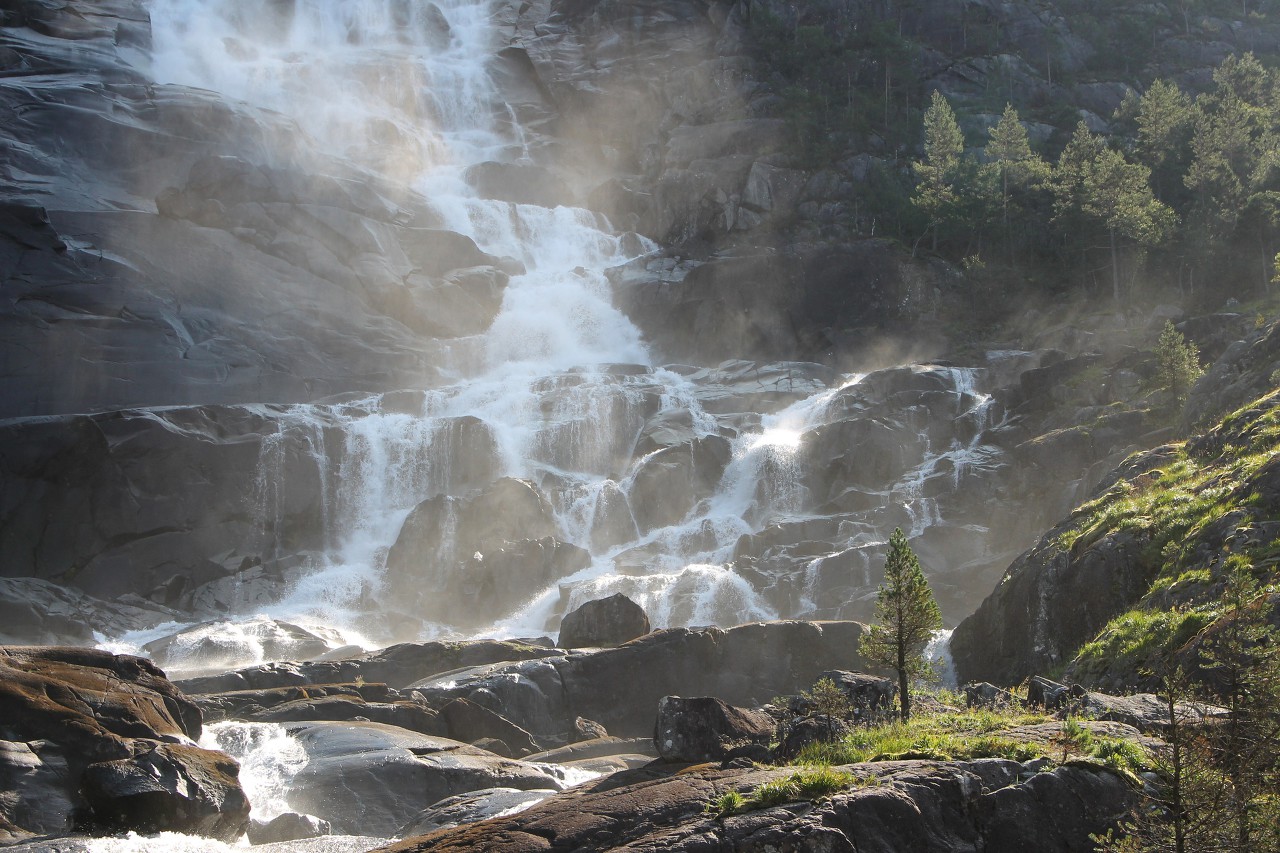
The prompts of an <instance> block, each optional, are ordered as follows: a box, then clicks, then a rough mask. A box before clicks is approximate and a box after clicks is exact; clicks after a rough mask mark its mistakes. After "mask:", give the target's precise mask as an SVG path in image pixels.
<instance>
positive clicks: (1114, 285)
mask: <svg viewBox="0 0 1280 853" xmlns="http://www.w3.org/2000/svg"><path fill="white" fill-rule="evenodd" d="M1110 231H1111V295H1112V297H1114V298H1115V301H1116V307H1117V308H1118V307H1120V259H1119V257H1118V255H1117V252H1116V229H1114V228H1112V229H1110Z"/></svg>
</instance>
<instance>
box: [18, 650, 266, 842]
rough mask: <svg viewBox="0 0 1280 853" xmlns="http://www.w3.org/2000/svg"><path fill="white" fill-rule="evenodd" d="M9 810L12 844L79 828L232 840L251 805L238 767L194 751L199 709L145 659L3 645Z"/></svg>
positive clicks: (217, 756) (218, 755)
mask: <svg viewBox="0 0 1280 853" xmlns="http://www.w3.org/2000/svg"><path fill="white" fill-rule="evenodd" d="M0 676H2V677H0V721H2V722H0V736H2V737H3V741H4V746H3V764H2V765H0V778H3V779H6V780H11V781H12V782H13V784H12V785H11V786H10V785H6V790H8V791H10V792H12V794H13V796H11V797H6V798H5V800H4V803H3V811H0V831H3V832H4V833H6V834H7V836H8V838H10V839H17V838H21V837H22V836H24V835H33V834H45V833H52V834H58V833H61V832H65V831H67V830H69V829H71V828H73V821H74V823H75V824H78V825H83V826H85V827H95V828H98V829H106V830H110V831H129V830H136V831H139V832H160V831H173V832H188V833H197V834H202V835H208V836H211V837H214V838H219V839H223V840H233V839H235V838H236V837H238V836H239V835H240V834H241V833H242V832H244V829H245V827H246V826H247V824H248V820H249V803H248V800H247V799H246V797H245V794H244V791H243V790H241V788H240V785H239V782H238V781H237V775H238V772H239V767H238V765H237V764H236V763H235V762H234V761H233V760H231V759H230V758H228V757H227V756H226V755H223V754H222V753H219V752H213V751H210V750H205V749H199V748H197V747H194V746H191V745H190V743H191V742H192V741H194V740H195V739H197V738H199V736H200V726H201V723H200V711H199V709H198V708H197V707H196V706H195V705H194V704H193V703H192V702H191V701H190V700H189V699H187V698H186V697H185V696H184V695H183V694H182V693H181V692H180V691H179V690H178V689H177V688H175V687H174V686H173V685H172V684H170V683H169V681H168V680H166V679H165V677H164V674H163V673H162V672H161V671H160V670H159V669H157V668H156V667H155V666H154V665H153V664H151V663H150V662H149V661H146V660H143V659H141V658H134V657H125V656H116V655H111V654H108V653H106V652H98V651H93V650H87V649H71V648H56V647H42V648H34V647H18V646H10V647H3V648H0Z"/></svg>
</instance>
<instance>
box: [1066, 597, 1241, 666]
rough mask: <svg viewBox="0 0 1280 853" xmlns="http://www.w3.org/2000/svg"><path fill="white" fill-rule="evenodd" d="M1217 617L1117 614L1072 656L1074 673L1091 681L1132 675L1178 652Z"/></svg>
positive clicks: (1206, 613)
mask: <svg viewBox="0 0 1280 853" xmlns="http://www.w3.org/2000/svg"><path fill="white" fill-rule="evenodd" d="M1216 617H1217V613H1216V611H1215V610H1212V609H1200V608H1193V609H1185V610H1141V609H1134V610H1130V611H1127V612H1125V613H1122V614H1120V615H1119V616H1117V617H1116V618H1115V619H1112V620H1111V622H1109V623H1108V624H1107V626H1106V627H1105V628H1103V629H1102V631H1101V633H1099V634H1098V636H1097V637H1096V638H1094V639H1093V640H1091V641H1089V642H1088V643H1085V644H1084V646H1082V647H1081V648H1080V651H1078V652H1077V653H1076V672H1077V674H1078V675H1088V676H1090V677H1093V678H1097V677H1099V676H1102V675H1103V674H1105V673H1107V672H1110V671H1115V672H1124V671H1132V670H1134V669H1135V668H1136V667H1138V666H1139V665H1141V664H1142V663H1143V662H1146V661H1150V660H1152V659H1154V658H1155V657H1157V656H1161V655H1166V654H1169V653H1171V652H1173V651H1175V650H1176V649H1179V648H1181V647H1182V646H1183V645H1185V644H1186V643H1187V641H1188V640H1190V639H1191V638H1192V637H1194V636H1195V635H1196V634H1198V633H1199V632H1200V631H1202V630H1204V628H1206V627H1208V626H1209V625H1210V624H1211V623H1212V622H1213V620H1214V619H1215V618H1216Z"/></svg>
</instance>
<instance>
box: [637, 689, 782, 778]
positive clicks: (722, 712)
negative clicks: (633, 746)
mask: <svg viewBox="0 0 1280 853" xmlns="http://www.w3.org/2000/svg"><path fill="white" fill-rule="evenodd" d="M774 729H775V726H774V720H773V717H770V716H769V715H768V714H766V713H764V712H763V711H752V710H750V709H748V708H736V707H734V706H733V705H730V704H728V703H726V702H722V701H721V700H719V699H716V698H714V697H711V696H696V697H692V698H688V699H686V698H684V697H681V696H664V697H662V701H660V702H659V703H658V721H657V723H656V724H655V725H654V730H653V742H654V744H655V745H656V746H657V748H658V755H660V756H661V757H662V758H664V759H665V760H667V761H691V762H699V761H719V760H720V759H722V758H724V757H725V755H727V754H728V753H729V752H730V751H732V750H733V749H736V748H737V747H740V746H748V745H750V744H759V745H761V746H767V745H768V744H769V740H770V739H771V738H772V737H773V733H774Z"/></svg>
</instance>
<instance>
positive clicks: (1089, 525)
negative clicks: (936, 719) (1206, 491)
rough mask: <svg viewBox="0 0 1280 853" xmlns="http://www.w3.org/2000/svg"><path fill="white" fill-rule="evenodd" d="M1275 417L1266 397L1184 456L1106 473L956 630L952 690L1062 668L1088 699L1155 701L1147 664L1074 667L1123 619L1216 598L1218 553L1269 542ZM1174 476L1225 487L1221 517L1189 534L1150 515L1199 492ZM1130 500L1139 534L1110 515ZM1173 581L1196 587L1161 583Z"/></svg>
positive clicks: (1175, 451)
mask: <svg viewBox="0 0 1280 853" xmlns="http://www.w3.org/2000/svg"><path fill="white" fill-rule="evenodd" d="M1277 407H1280V399H1277V395H1276V394H1275V393H1274V392H1273V393H1271V394H1268V395H1267V396H1265V397H1262V398H1260V399H1258V400H1256V401H1254V402H1253V403H1252V404H1250V405H1249V406H1246V407H1244V408H1243V409H1241V410H1239V411H1238V412H1236V413H1234V414H1233V415H1231V416H1230V417H1228V418H1226V419H1224V420H1223V422H1222V423H1220V424H1219V425H1218V426H1216V427H1214V428H1213V429H1211V430H1209V431H1207V432H1205V433H1204V434H1202V435H1199V436H1196V437H1194V438H1193V439H1191V440H1190V441H1188V442H1186V443H1185V444H1182V443H1179V444H1170V445H1165V446H1162V447H1158V448H1156V449H1154V450H1151V451H1148V452H1146V453H1141V454H1135V455H1134V456H1132V457H1130V458H1129V459H1127V460H1126V461H1125V462H1124V463H1123V464H1122V465H1120V466H1119V467H1118V468H1116V469H1115V470H1114V471H1112V472H1111V473H1110V474H1109V475H1108V476H1107V477H1106V479H1105V480H1103V481H1102V483H1101V484H1100V486H1099V488H1098V490H1097V492H1096V493H1095V495H1094V498H1095V500H1094V501H1093V502H1091V503H1089V504H1085V505H1083V506H1081V507H1080V508H1078V509H1077V510H1076V511H1075V512H1074V513H1072V515H1071V516H1070V517H1069V518H1067V519H1066V520H1065V521H1063V522H1062V523H1060V524H1059V525H1057V526H1056V527H1054V528H1053V529H1052V530H1050V531H1049V532H1048V533H1046V534H1045V535H1044V536H1043V537H1042V538H1041V540H1040V542H1039V543H1037V544H1036V546H1035V547H1033V548H1032V549H1031V550H1030V551H1028V552H1026V553H1025V554H1023V555H1022V556H1021V557H1019V558H1018V559H1017V560H1016V561H1015V562H1014V563H1013V564H1012V565H1011V566H1010V567H1009V570H1008V571H1007V573H1006V575H1005V577H1004V579H1003V580H1002V581H1001V582H1000V584H999V585H998V586H997V587H996V589H995V591H994V592H993V593H992V594H991V596H990V597H989V598H988V599H987V600H986V601H984V602H983V603H982V605H981V606H980V607H979V608H978V610H977V612H975V613H974V614H973V615H972V616H970V617H969V618H967V619H966V620H964V621H963V622H962V623H960V625H959V626H958V627H957V628H956V630H955V632H954V634H953V635H952V638H951V651H952V655H953V656H954V658H955V663H956V671H957V674H958V676H959V678H960V679H961V680H962V681H968V680H987V681H992V682H993V683H996V684H1011V683H1016V682H1018V681H1021V680H1022V679H1024V678H1026V677H1027V676H1029V675H1032V674H1035V673H1037V672H1043V671H1047V670H1049V669H1051V668H1054V667H1061V666H1062V665H1064V664H1069V666H1068V667H1067V668H1066V670H1065V676H1064V677H1066V678H1070V679H1072V680H1074V681H1078V682H1080V683H1083V684H1087V685H1090V686H1094V687H1098V688H1099V689H1103V690H1112V691H1114V690H1119V689H1121V688H1127V689H1132V688H1134V687H1145V688H1146V689H1154V687H1155V684H1154V679H1153V678H1152V677H1151V676H1150V675H1149V674H1148V675H1144V674H1143V673H1142V670H1144V669H1146V668H1148V667H1149V666H1150V664H1151V663H1153V662H1154V661H1150V660H1147V659H1145V658H1142V657H1141V656H1134V655H1128V656H1123V655H1121V656H1111V655H1109V654H1100V655H1094V657H1093V658H1091V659H1089V660H1079V659H1076V660H1074V661H1073V658H1075V656H1076V654H1077V652H1079V651H1080V650H1081V648H1082V646H1084V645H1085V643H1088V642H1089V641H1091V640H1093V639H1094V638H1095V636H1097V635H1098V634H1099V632H1100V631H1102V629H1103V628H1104V627H1105V626H1107V624H1108V623H1109V622H1110V621H1111V620H1112V619H1113V618H1115V617H1117V616H1119V615H1120V614H1122V613H1125V612H1126V611H1128V610H1130V609H1131V608H1135V607H1142V608H1143V609H1146V610H1147V611H1149V612H1151V613H1160V612H1172V611H1179V612H1180V611H1182V610H1189V609H1191V606H1192V605H1194V604H1196V603H1200V602H1202V601H1204V600H1206V597H1209V596H1211V595H1212V594H1213V591H1214V590H1215V589H1220V586H1218V585H1219V584H1221V583H1222V580H1223V579H1222V577H1221V564H1222V556H1221V555H1222V554H1223V553H1227V552H1230V553H1241V552H1243V553H1257V552H1259V550H1260V549H1262V548H1263V547H1264V546H1263V545H1262V543H1263V542H1269V541H1271V538H1272V536H1273V534H1274V526H1275V525H1274V520H1273V519H1274V512H1275V508H1276V507H1277V506H1280V497H1277V496H1280V468H1277V466H1275V465H1273V464H1270V463H1267V464H1259V463H1258V460H1260V459H1263V458H1269V454H1271V453H1273V452H1274V446H1275V436H1274V433H1273V432H1272V430H1271V428H1270V427H1269V424H1270V420H1271V418H1272V417H1274V412H1275V410H1276V408H1277ZM1264 454H1265V455H1264ZM1249 459H1252V460H1254V462H1253V463H1249V462H1248V461H1247V460H1249ZM1179 470H1194V471H1195V472H1196V475H1195V476H1196V477H1198V478H1202V480H1203V482H1210V481H1212V482H1220V483H1223V484H1225V486H1224V487H1223V488H1224V491H1223V498H1222V503H1221V506H1220V507H1219V508H1210V509H1208V510H1201V512H1202V513H1204V515H1203V516H1202V517H1198V518H1197V520H1196V523H1195V525H1194V526H1193V527H1192V528H1191V529H1190V530H1188V529H1187V528H1186V527H1185V526H1180V525H1181V524H1182V522H1180V521H1179V520H1178V519H1177V518H1176V517H1170V516H1169V515H1168V514H1167V513H1163V511H1162V510H1161V507H1163V506H1170V505H1178V504H1179V502H1182V501H1185V500H1187V499H1188V497H1189V496H1194V495H1196V494H1198V493H1199V491H1200V490H1201V489H1202V486H1201V485H1198V483H1199V482H1200V481H1192V482H1184V481H1182V480H1180V479H1179V478H1178V476H1177V472H1178V471H1179ZM1210 478H1215V479H1212V480H1211V479H1210ZM1130 498H1132V499H1133V500H1134V501H1136V502H1137V503H1136V504H1135V506H1136V507H1137V510H1136V511H1137V512H1139V513H1141V514H1142V515H1141V518H1142V522H1141V523H1134V521H1132V520H1131V519H1127V518H1125V517H1123V516H1124V515H1125V514H1124V513H1123V512H1121V513H1119V514H1116V513H1115V508H1116V507H1117V506H1119V505H1121V504H1123V502H1124V501H1126V500H1129V499H1130ZM1129 515H1130V516H1132V515H1133V514H1132V513H1130V514H1129ZM1164 551H1167V552H1168V555H1166V554H1163V553H1162V552H1164ZM1169 555H1171V556H1169ZM1175 570H1176V571H1175ZM1171 571H1172V572H1174V574H1173V575H1169V574H1168V573H1169V572H1171ZM1183 573H1185V574H1187V575H1188V577H1199V578H1200V579H1199V580H1197V581H1196V582H1193V583H1183V584H1175V583H1173V582H1172V581H1174V580H1175V579H1176V578H1177V577H1178V576H1179V574H1183ZM1158 580H1160V581H1161V582H1160V583H1157V581H1158ZM1201 627H1203V626H1201ZM1152 630H1153V631H1155V630H1156V629H1152ZM1187 639H1190V637H1189V636H1188V637H1184V638H1182V639H1181V640H1176V638H1175V637H1172V636H1168V635H1167V634H1160V633H1158V632H1157V633H1153V634H1152V636H1151V637H1149V638H1145V639H1144V642H1146V643H1147V645H1148V647H1149V648H1151V649H1160V648H1161V647H1162V646H1164V644H1166V643H1169V644H1172V645H1171V646H1170V647H1169V648H1167V649H1166V650H1167V651H1169V652H1173V651H1176V650H1177V648H1178V647H1180V646H1182V645H1183V643H1185V642H1186V640H1187ZM1175 640H1176V641H1175ZM1153 653H1154V652H1153ZM1113 657H1114V658H1115V659H1112V658H1113ZM1184 662H1185V663H1187V665H1188V667H1190V666H1191V665H1192V664H1191V662H1190V661H1184Z"/></svg>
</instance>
